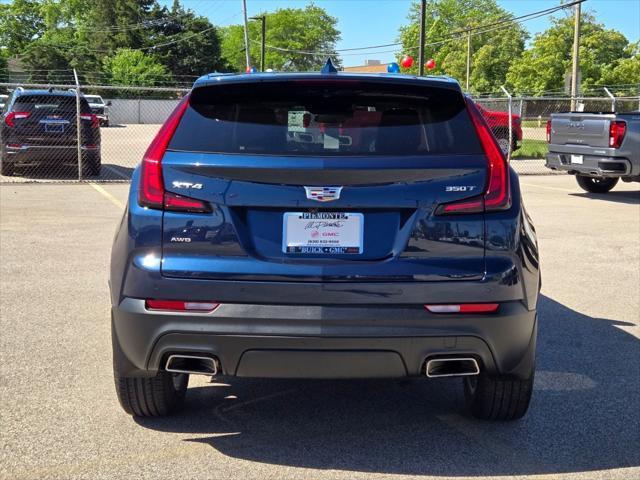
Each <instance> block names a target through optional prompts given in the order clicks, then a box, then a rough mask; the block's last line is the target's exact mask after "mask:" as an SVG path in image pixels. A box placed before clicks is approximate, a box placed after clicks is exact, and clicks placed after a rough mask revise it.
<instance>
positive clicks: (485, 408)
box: [464, 375, 533, 420]
mask: <svg viewBox="0 0 640 480" xmlns="http://www.w3.org/2000/svg"><path fill="white" fill-rule="evenodd" d="M532 393H533V375H531V378H529V379H527V380H517V379H511V378H500V377H490V376H488V375H477V376H472V377H465V378H464V399H465V403H466V405H467V409H468V410H469V412H470V413H471V415H473V416H474V417H476V418H480V419H482V420H517V419H519V418H522V416H523V415H524V414H525V413H527V409H528V408H529V402H530V401H531V394H532Z"/></svg>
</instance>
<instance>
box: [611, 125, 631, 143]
mask: <svg viewBox="0 0 640 480" xmlns="http://www.w3.org/2000/svg"><path fill="white" fill-rule="evenodd" d="M625 133H627V124H626V122H622V121H620V120H618V121H615V122H611V123H610V124H609V147H611V148H620V145H622V140H624V135H625Z"/></svg>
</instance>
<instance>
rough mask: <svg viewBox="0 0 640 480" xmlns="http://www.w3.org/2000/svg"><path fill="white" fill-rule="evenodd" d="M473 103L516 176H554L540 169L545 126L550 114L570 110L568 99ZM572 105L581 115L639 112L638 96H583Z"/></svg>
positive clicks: (492, 99) (494, 99)
mask: <svg viewBox="0 0 640 480" xmlns="http://www.w3.org/2000/svg"><path fill="white" fill-rule="evenodd" d="M475 101H476V103H477V104H478V105H480V108H481V111H482V113H483V115H484V117H485V120H487V122H488V123H489V126H490V127H491V129H492V130H493V133H494V134H495V136H496V138H497V139H498V143H499V144H500V146H501V147H502V149H503V150H504V151H505V153H507V154H509V156H510V161H511V165H512V166H513V168H514V169H515V170H516V171H517V172H518V173H519V174H520V175H527V174H530V175H540V174H550V173H558V172H553V171H551V170H549V169H547V168H546V167H545V166H544V165H545V157H546V155H547V152H548V145H547V133H546V125H547V120H549V118H550V117H551V114H552V113H557V112H569V111H571V98H570V97H513V98H509V97H482V98H476V99H475ZM509 103H511V122H509V113H508V112H509ZM576 103H577V109H578V110H580V111H585V112H612V111H619V112H628V111H634V110H640V97H616V98H611V97H585V98H578V99H577V100H576ZM509 123H511V137H510V136H509ZM509 138H511V141H509ZM509 147H510V148H511V150H510V151H509Z"/></svg>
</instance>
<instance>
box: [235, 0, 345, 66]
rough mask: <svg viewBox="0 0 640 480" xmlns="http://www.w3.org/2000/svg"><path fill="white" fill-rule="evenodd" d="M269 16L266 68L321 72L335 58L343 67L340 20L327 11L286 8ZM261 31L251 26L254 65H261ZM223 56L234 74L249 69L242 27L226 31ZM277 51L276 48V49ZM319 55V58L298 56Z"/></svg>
mask: <svg viewBox="0 0 640 480" xmlns="http://www.w3.org/2000/svg"><path fill="white" fill-rule="evenodd" d="M262 15H266V19H267V20H266V21H267V35H266V44H267V45H269V47H271V48H267V50H266V55H265V57H266V58H265V66H266V68H273V69H274V70H284V69H287V70H296V71H309V70H319V69H320V68H321V67H322V65H324V63H325V62H326V60H327V57H329V56H331V57H332V58H333V60H334V61H335V62H336V63H338V64H339V59H338V57H337V54H336V52H335V45H336V42H337V41H338V40H340V32H339V31H338V29H337V23H338V20H337V19H336V18H335V17H332V16H330V15H329V14H328V13H327V12H326V11H325V10H324V9H323V8H320V7H317V6H315V5H313V4H311V5H307V6H306V7H305V8H282V9H278V10H276V11H275V12H272V13H263V14H262ZM260 36H261V30H260V22H259V21H250V22H249V38H250V45H249V47H250V48H249V51H250V52H251V64H252V65H254V66H259V65H260V41H261V38H260ZM222 39H223V40H222V56H223V57H224V58H225V60H227V62H228V63H229V64H230V66H231V67H232V69H233V70H236V71H244V69H245V67H246V60H245V51H244V30H243V27H242V26H241V25H231V26H229V27H227V28H225V29H224V31H223V36H222ZM273 47H275V48H273ZM278 49H285V50H299V51H305V52H319V53H318V54H317V55H307V54H303V53H297V52H295V51H284V50H278Z"/></svg>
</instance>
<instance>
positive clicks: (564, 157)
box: [546, 152, 632, 177]
mask: <svg viewBox="0 0 640 480" xmlns="http://www.w3.org/2000/svg"><path fill="white" fill-rule="evenodd" d="M582 162H583V163H582V164H580V163H571V154H569V153H553V152H552V153H548V154H547V163H546V167H547V168H550V169H551V170H563V171H567V172H570V173H574V174H580V175H590V176H597V177H623V176H628V175H632V165H631V162H630V161H629V160H628V159H626V158H619V157H601V156H595V155H583V156H582Z"/></svg>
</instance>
